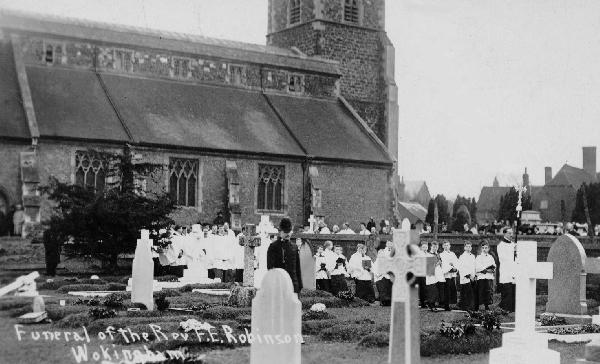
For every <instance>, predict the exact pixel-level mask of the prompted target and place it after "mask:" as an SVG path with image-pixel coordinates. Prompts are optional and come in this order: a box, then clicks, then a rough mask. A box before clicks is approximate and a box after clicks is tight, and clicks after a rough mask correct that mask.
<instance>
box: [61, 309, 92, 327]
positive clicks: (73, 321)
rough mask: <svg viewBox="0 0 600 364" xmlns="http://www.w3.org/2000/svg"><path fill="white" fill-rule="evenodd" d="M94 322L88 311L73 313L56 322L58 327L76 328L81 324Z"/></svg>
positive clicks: (85, 324)
mask: <svg viewBox="0 0 600 364" xmlns="http://www.w3.org/2000/svg"><path fill="white" fill-rule="evenodd" d="M91 322H92V318H91V317H90V316H89V314H88V313H87V312H81V313H73V314H70V315H67V316H65V317H64V318H62V319H61V320H60V321H58V322H57V323H56V326H57V327H60V328H65V329H66V328H68V329H74V328H79V327H81V326H87V325H89V324H90V323H91Z"/></svg>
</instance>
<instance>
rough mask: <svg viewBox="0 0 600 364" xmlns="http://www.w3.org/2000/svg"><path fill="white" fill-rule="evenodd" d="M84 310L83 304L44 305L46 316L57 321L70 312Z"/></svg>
mask: <svg viewBox="0 0 600 364" xmlns="http://www.w3.org/2000/svg"><path fill="white" fill-rule="evenodd" d="M86 310H87V309H86V307H83V306H59V305H46V312H47V313H48V318H49V319H51V320H52V321H59V320H61V319H63V318H65V317H67V316H69V315H71V314H74V313H81V312H86Z"/></svg>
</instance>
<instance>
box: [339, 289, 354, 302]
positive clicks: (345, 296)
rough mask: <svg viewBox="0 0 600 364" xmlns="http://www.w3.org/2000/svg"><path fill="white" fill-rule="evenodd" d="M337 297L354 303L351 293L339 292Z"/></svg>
mask: <svg viewBox="0 0 600 364" xmlns="http://www.w3.org/2000/svg"><path fill="white" fill-rule="evenodd" d="M337 297H338V298H340V299H343V300H346V301H354V293H352V291H339V292H338V294H337Z"/></svg>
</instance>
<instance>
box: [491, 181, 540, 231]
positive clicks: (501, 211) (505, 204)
mask: <svg viewBox="0 0 600 364" xmlns="http://www.w3.org/2000/svg"><path fill="white" fill-rule="evenodd" d="M518 201H519V193H518V192H517V191H516V190H515V189H514V188H511V189H510V190H509V191H508V192H507V193H506V194H505V195H504V196H502V197H500V206H499V207H498V219H499V220H501V221H504V220H508V221H510V223H511V224H512V223H513V222H515V221H516V220H517V203H518ZM521 206H522V208H523V211H525V210H531V209H533V204H532V202H531V195H530V194H529V193H524V194H523V197H522V199H521Z"/></svg>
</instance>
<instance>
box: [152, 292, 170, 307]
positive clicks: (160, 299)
mask: <svg viewBox="0 0 600 364" xmlns="http://www.w3.org/2000/svg"><path fill="white" fill-rule="evenodd" d="M161 293H162V292H161ZM154 303H155V304H156V309H157V310H159V311H166V310H167V308H169V305H170V304H171V303H170V302H169V300H168V299H167V296H166V295H165V294H164V293H163V294H159V295H157V296H156V298H155V299H154Z"/></svg>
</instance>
